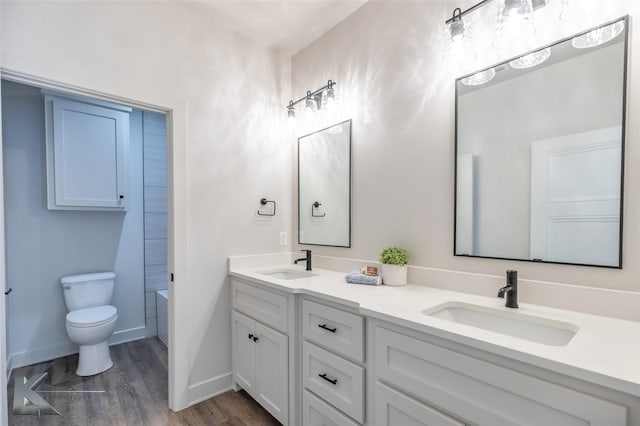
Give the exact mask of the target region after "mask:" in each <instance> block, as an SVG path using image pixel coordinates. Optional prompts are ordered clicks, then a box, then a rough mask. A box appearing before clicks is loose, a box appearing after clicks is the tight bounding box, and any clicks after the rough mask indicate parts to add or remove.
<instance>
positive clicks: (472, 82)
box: [460, 68, 496, 86]
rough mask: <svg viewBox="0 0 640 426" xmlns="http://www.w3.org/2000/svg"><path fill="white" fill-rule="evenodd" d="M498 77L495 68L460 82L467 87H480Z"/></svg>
mask: <svg viewBox="0 0 640 426" xmlns="http://www.w3.org/2000/svg"><path fill="white" fill-rule="evenodd" d="M495 76H496V70H495V68H489V69H486V70H484V71H480V72H477V73H475V74H473V75H470V76H469V77H465V78H463V79H461V80H460V82H461V83H462V84H464V85H465V86H480V85H481V84H485V83H488V82H489V81H491V80H493V78H494V77H495Z"/></svg>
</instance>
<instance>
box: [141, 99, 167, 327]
mask: <svg viewBox="0 0 640 426" xmlns="http://www.w3.org/2000/svg"><path fill="white" fill-rule="evenodd" d="M142 132H143V143H142V146H143V151H144V282H145V302H146V323H147V336H155V335H156V334H158V327H157V321H156V291H158V290H166V289H167V125H166V120H165V115H164V114H160V113H156V112H149V111H144V112H143V113H142ZM164 318H166V315H165V316H164Z"/></svg>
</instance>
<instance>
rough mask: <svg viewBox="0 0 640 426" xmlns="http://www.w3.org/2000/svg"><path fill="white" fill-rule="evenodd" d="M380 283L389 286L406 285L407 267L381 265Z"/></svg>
mask: <svg viewBox="0 0 640 426" xmlns="http://www.w3.org/2000/svg"><path fill="white" fill-rule="evenodd" d="M382 283H383V284H385V285H391V286H401V285H407V265H404V266H398V265H386V264H383V265H382Z"/></svg>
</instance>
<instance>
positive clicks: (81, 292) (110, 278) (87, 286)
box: [60, 272, 116, 311]
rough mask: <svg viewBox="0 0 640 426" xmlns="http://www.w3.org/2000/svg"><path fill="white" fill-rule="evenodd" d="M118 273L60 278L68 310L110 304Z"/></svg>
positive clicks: (98, 273)
mask: <svg viewBox="0 0 640 426" xmlns="http://www.w3.org/2000/svg"><path fill="white" fill-rule="evenodd" d="M115 279H116V274H114V273H113V272H97V273H93V274H82V275H69V276H67V277H62V278H60V284H61V285H62V293H63V294H64V301H65V303H66V305H67V310H68V311H75V310H78V309H84V308H93V307H94V306H101V305H109V304H111V298H112V297H113V286H114V283H115Z"/></svg>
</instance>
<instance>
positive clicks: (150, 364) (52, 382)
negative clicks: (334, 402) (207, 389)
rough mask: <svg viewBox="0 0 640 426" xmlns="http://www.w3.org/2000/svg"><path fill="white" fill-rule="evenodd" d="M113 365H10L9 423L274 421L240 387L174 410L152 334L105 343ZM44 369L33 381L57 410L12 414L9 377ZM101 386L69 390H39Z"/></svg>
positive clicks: (256, 425) (253, 424) (69, 361)
mask: <svg viewBox="0 0 640 426" xmlns="http://www.w3.org/2000/svg"><path fill="white" fill-rule="evenodd" d="M111 357H112V359H113V364H114V365H113V367H112V368H111V369H110V370H108V371H106V372H104V373H102V374H98V375H96V376H92V377H84V378H83V377H78V376H76V374H75V368H76V365H77V361H78V355H70V356H68V357H64V358H58V359H56V360H53V361H49V362H44V363H41V364H35V365H31V366H28V367H22V368H18V369H15V370H14V371H13V372H12V374H11V377H10V380H9V389H8V395H7V397H8V400H9V425H16V426H22V425H26V426H30V425H56V426H57V425H61V426H62V425H63V426H76V425H77V426H82V425H91V426H101V425H152V426H156V425H158V426H162V425H194V426H198V425H225V426H231V425H233V426H240V425H250V426H262V425H265V426H271V425H279V424H280V423H278V421H277V420H275V419H274V418H273V417H272V416H271V415H270V414H269V413H267V411H265V410H264V409H263V408H262V407H261V406H260V405H258V403H257V402H255V401H254V400H253V399H251V397H249V396H248V395H247V394H246V393H245V392H244V391H240V392H237V393H236V392H233V391H230V392H226V393H224V394H221V395H218V396H217V397H215V398H211V399H209V400H207V401H204V402H201V403H200V404H197V405H194V406H192V407H189V408H187V409H184V410H182V411H180V412H178V413H175V412H173V411H171V410H169V409H168V408H167V393H168V391H167V389H168V384H167V348H166V346H165V345H164V344H163V343H162V342H161V341H160V340H159V339H158V338H157V337H152V338H148V339H144V340H137V341H135V342H129V343H123V344H121V345H117V346H112V347H111ZM45 371H46V372H48V377H47V378H45V379H44V381H43V382H42V383H41V384H40V385H39V386H37V387H36V390H37V391H38V393H39V395H40V396H41V397H42V398H43V399H44V400H46V401H47V402H48V403H49V404H51V405H52V406H53V407H54V408H55V409H57V410H58V411H59V412H60V414H61V415H60V416H56V415H46V416H42V417H40V418H38V417H37V416H33V415H12V414H11V412H12V408H13V383H14V379H15V378H16V377H20V376H24V377H26V378H27V379H28V378H30V377H31V376H33V375H34V374H38V373H42V372H45ZM78 390H84V391H86V390H93V391H105V392H94V393H69V392H45V391H78Z"/></svg>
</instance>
